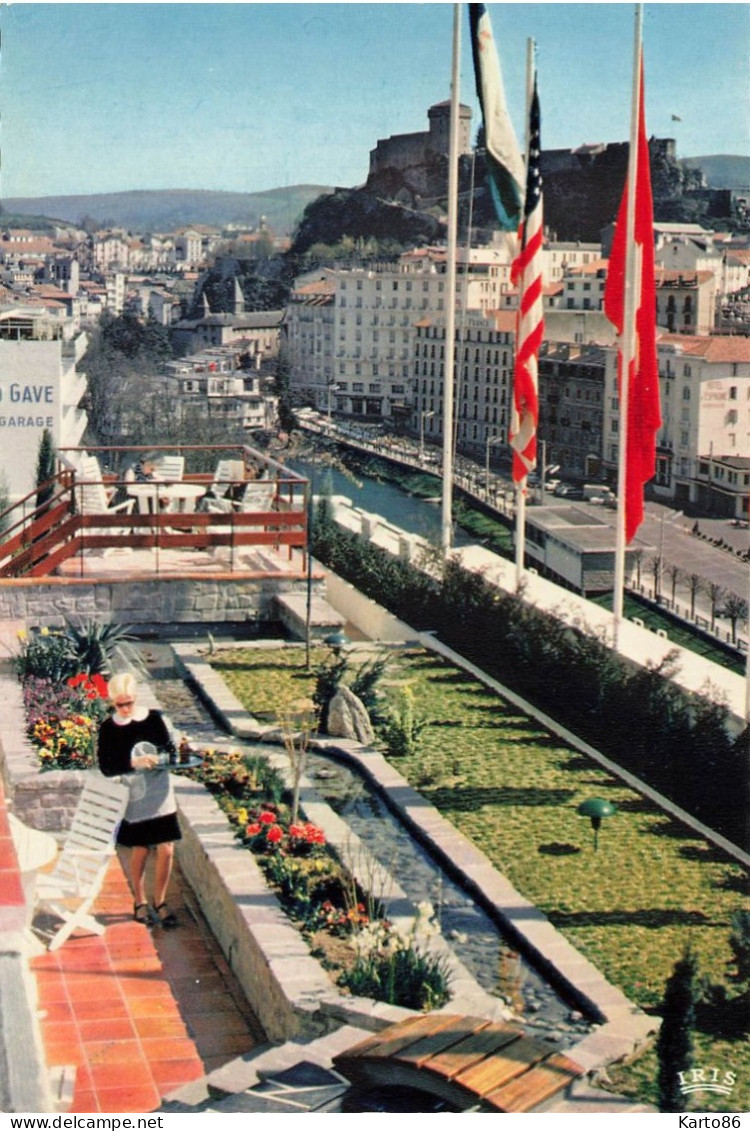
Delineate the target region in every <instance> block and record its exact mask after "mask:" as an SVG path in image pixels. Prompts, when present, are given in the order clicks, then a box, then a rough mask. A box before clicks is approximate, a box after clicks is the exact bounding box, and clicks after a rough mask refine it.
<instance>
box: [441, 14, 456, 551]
mask: <svg viewBox="0 0 750 1131" xmlns="http://www.w3.org/2000/svg"><path fill="white" fill-rule="evenodd" d="M460 55H461V5H460V4H454V5H453V66H452V74H451V113H450V146H449V153H448V249H447V257H448V262H447V273H446V296H447V297H446V300H445V302H446V307H445V356H444V360H443V506H442V525H441V534H442V538H441V544H442V549H443V553H446V554H447V553H448V551H449V550H450V548H451V546H452V543H453V514H452V499H453V387H454V373H455V361H454V352H455V348H456V244H457V231H458V111H459V101H458V99H459V75H460Z"/></svg>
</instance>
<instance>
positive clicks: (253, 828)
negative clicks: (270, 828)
mask: <svg viewBox="0 0 750 1131" xmlns="http://www.w3.org/2000/svg"><path fill="white" fill-rule="evenodd" d="M260 830H261V826H260V825H259V824H258V822H257V821H256V822H255V824H252V825H248V826H247V828H246V829H245V836H257V835H258V833H259V832H260Z"/></svg>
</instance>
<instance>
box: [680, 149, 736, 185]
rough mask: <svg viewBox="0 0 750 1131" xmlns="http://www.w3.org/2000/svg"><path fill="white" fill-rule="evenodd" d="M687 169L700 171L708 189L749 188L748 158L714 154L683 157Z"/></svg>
mask: <svg viewBox="0 0 750 1131" xmlns="http://www.w3.org/2000/svg"><path fill="white" fill-rule="evenodd" d="M682 164H683V165H686V166H687V167H688V168H689V169H701V170H702V172H703V173H704V174H705V177H706V180H707V181H708V187H709V188H715V189H745V188H749V187H750V157H734V156H731V155H730V154H727V153H714V154H712V155H710V156H708V157H683V159H682Z"/></svg>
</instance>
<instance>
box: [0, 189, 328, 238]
mask: <svg viewBox="0 0 750 1131" xmlns="http://www.w3.org/2000/svg"><path fill="white" fill-rule="evenodd" d="M331 191H332V190H331V189H330V188H329V187H327V186H325V185H290V186H289V187H288V188H276V189H269V190H268V191H267V192H209V191H203V190H197V189H165V190H161V189H153V190H135V191H131V192H111V193H94V194H90V195H86V194H82V195H79V196H37V197H8V198H6V199H5V200H4V201H3V209H4V212H5V213H6V214H7V213H13V214H14V215H22V216H24V215H35V216H39V215H40V214H41V215H45V216H55V217H57V218H59V219H60V220H65V221H67V222H68V223H73V224H77V223H80V221H81V220H82V219H83V217H84V216H89V217H93V218H94V219H95V220H97V221H98V222H99V223H101V225H102V226H106V225H108V224H111V225H114V226H116V227H123V228H127V229H128V230H130V231H134V232H158V231H167V232H168V231H173V230H174V229H175V228H178V227H182V226H185V225H187V224H209V225H212V226H217V227H221V226H222V225H224V224H229V223H232V222H237V223H242V224H249V225H252V226H254V227H255V226H257V224H258V222H259V221H260V218H261V216H265V217H266V219H267V221H268V226H269V227H270V228H271V229H272V230H273V231H274V232H276V234H277V235H287V234H291V232H292V231H293V230H294V228H295V226H296V224H297V222H298V221H299V219H300V217H301V216H302V213H303V212H304V210H305V207H306V205H308V204H309V203H310V201H311V200H315V199H316V198H317V197H318V196H321V195H323V194H326V193H330V192H331Z"/></svg>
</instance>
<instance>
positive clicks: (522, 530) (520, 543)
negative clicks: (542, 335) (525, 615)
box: [516, 39, 534, 588]
mask: <svg viewBox="0 0 750 1131" xmlns="http://www.w3.org/2000/svg"><path fill="white" fill-rule="evenodd" d="M533 96H534V40H533V39H527V41H526V170H527V173H528V168H529V152H530V149H531V100H532V98H533ZM522 300H523V292H522V291H521V292H520V293H519V296H518V316H519V326H520V318H521V302H522ZM518 348H519V341H518V334H516V350H518ZM527 485H528V476H527V475H524V477H523V479H519V480H518V482H517V483H516V588H519V587H520V585H521V582H522V580H523V572H524V570H523V567H524V559H525V557H526V491H527Z"/></svg>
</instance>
